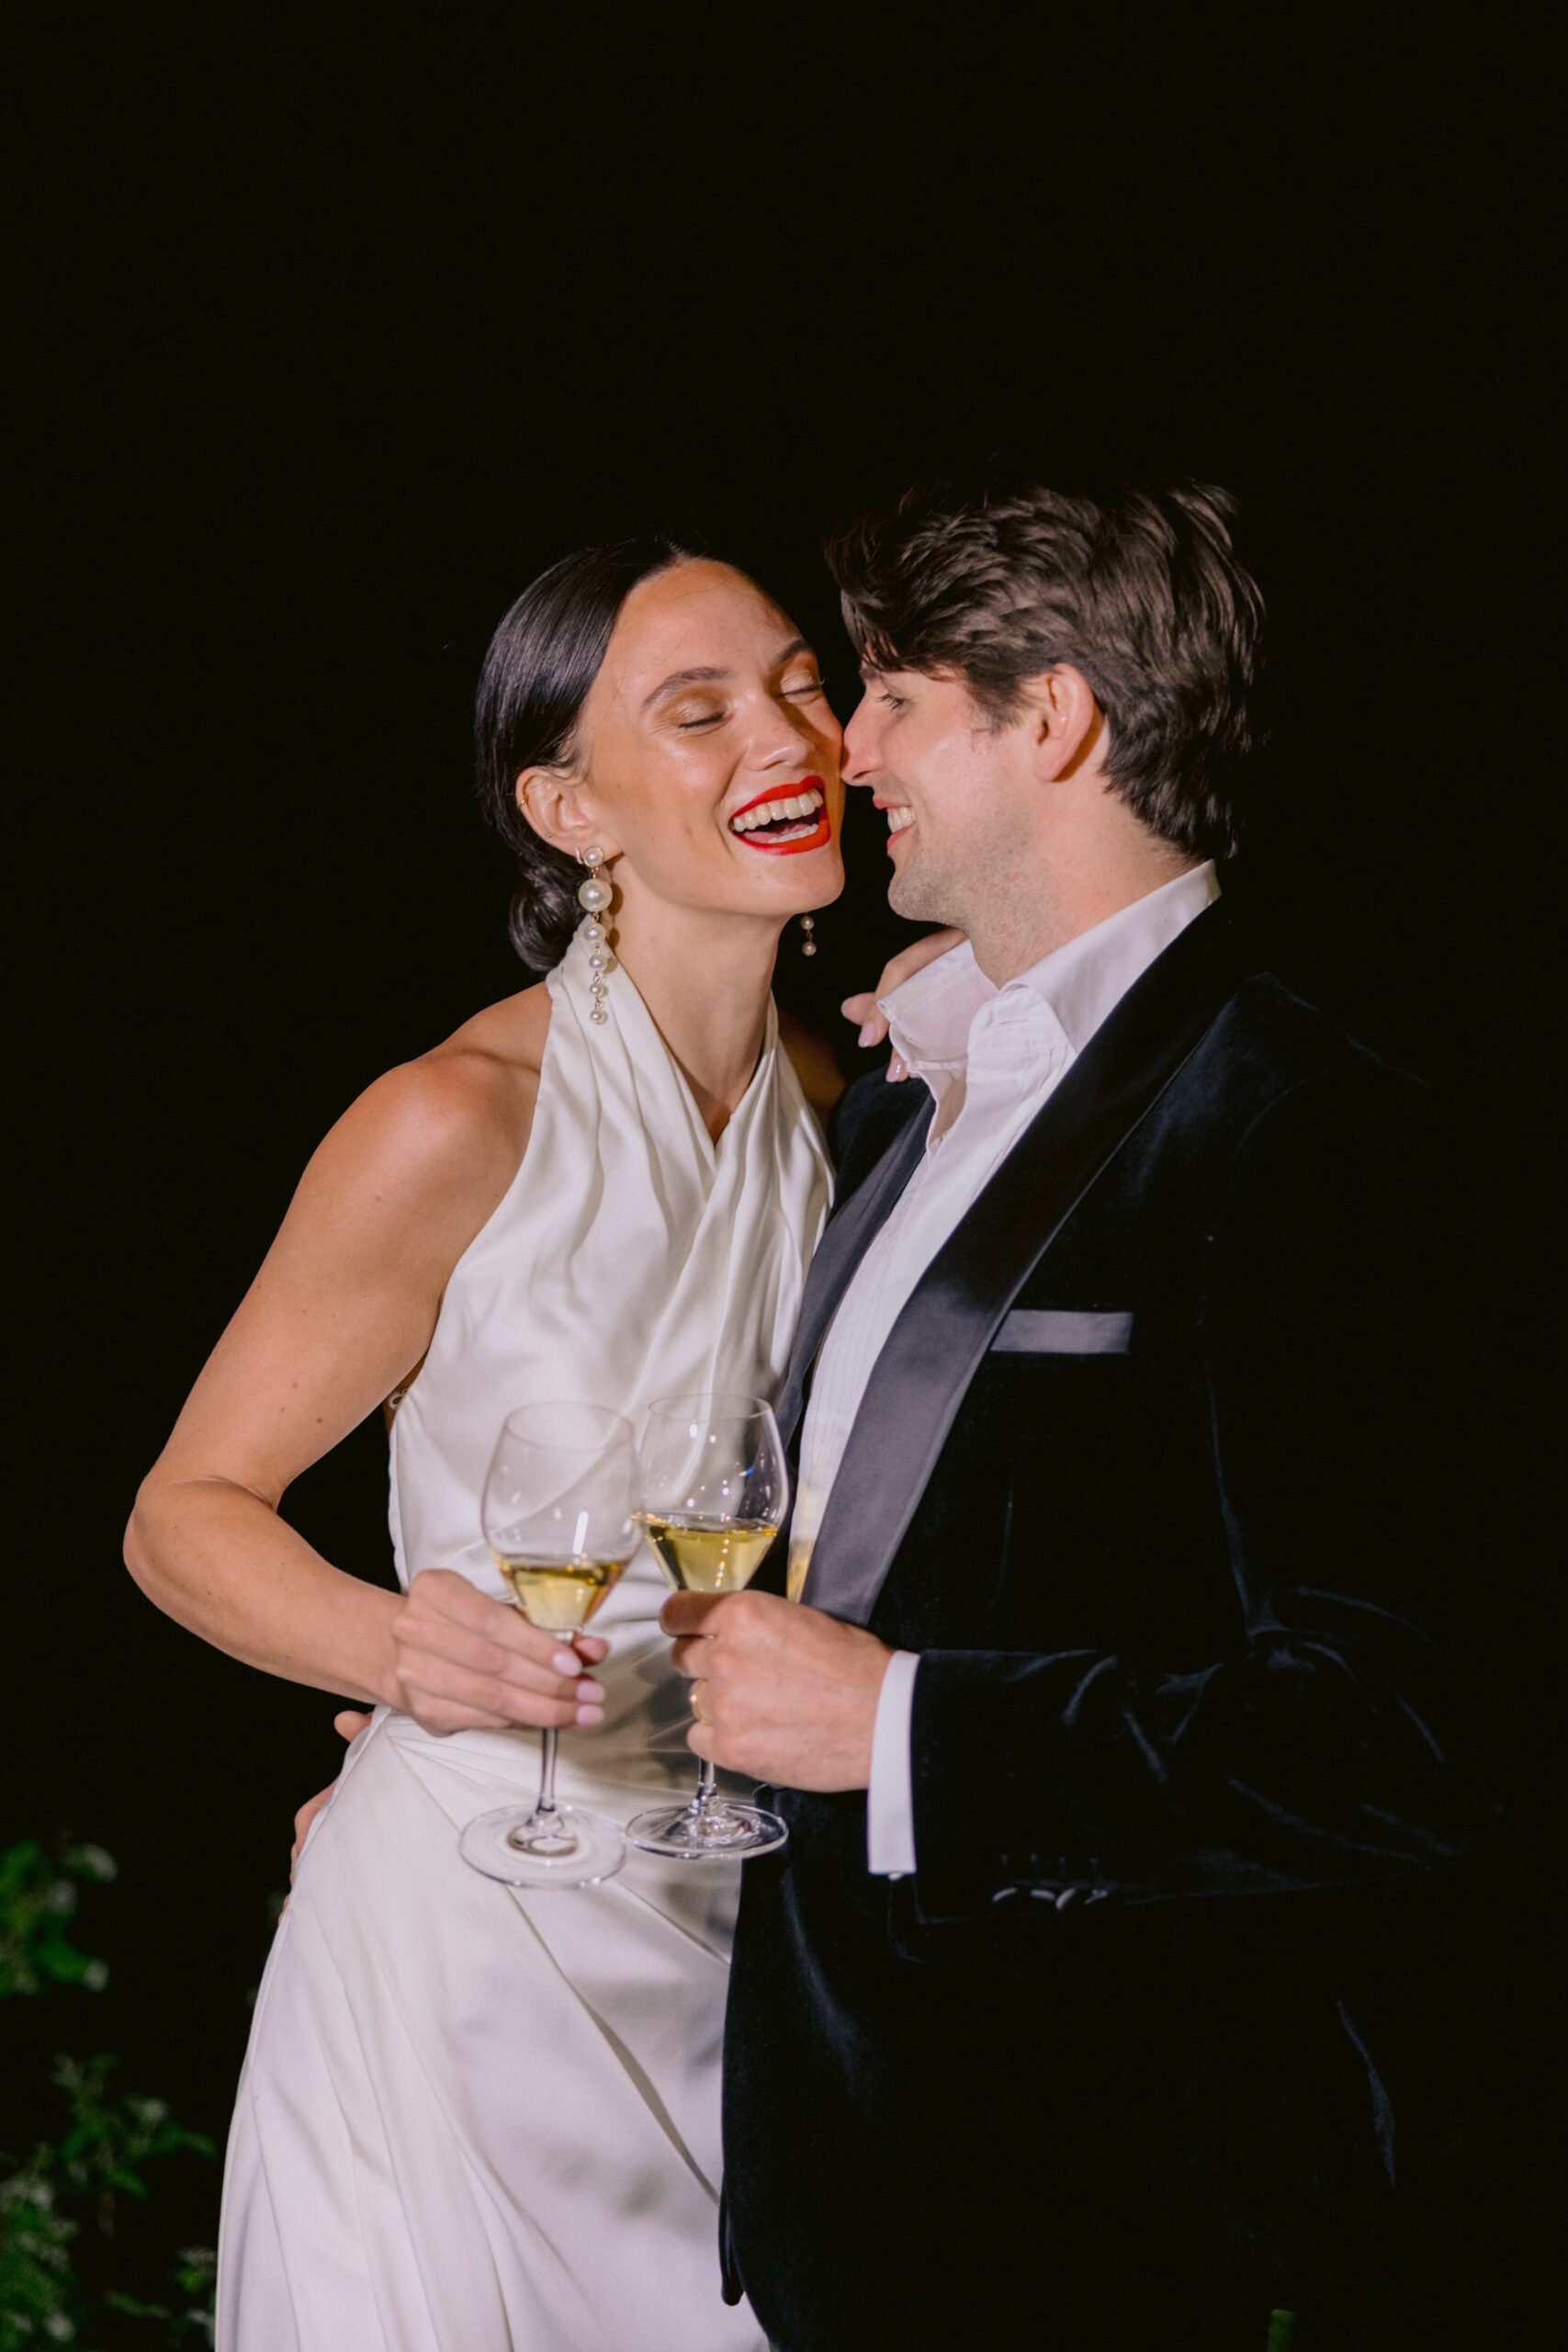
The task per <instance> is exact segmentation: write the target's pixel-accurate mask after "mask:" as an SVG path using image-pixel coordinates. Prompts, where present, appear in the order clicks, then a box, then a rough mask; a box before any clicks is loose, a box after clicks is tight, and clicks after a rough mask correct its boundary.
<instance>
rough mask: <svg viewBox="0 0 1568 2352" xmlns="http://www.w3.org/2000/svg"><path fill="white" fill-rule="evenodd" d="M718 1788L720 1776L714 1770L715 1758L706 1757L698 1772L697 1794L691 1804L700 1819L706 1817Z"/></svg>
mask: <svg viewBox="0 0 1568 2352" xmlns="http://www.w3.org/2000/svg"><path fill="white" fill-rule="evenodd" d="M717 1786H718V1775H717V1773H716V1771H715V1770H714V1763H713V1758H712V1757H711V1756H705V1757H704V1758H703V1759H702V1763H701V1765H700V1767H699V1769H698V1771H697V1793H696V1795H695V1796H694V1798H693V1799H692V1804H691V1810H692V1811H693V1812H694V1814H696V1815H698V1816H699V1818H700V1817H701V1816H702V1815H705V1813H706V1812H707V1809H708V1807H709V1805H710V1804H712V1803H713V1800H714V1793H715V1792H716V1789H717Z"/></svg>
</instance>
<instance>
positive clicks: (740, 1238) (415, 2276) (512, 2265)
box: [218, 943, 829, 2352]
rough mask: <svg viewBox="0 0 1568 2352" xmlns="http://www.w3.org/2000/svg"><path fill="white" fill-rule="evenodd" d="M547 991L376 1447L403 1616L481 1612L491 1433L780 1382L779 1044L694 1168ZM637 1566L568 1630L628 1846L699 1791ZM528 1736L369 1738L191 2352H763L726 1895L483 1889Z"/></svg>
mask: <svg viewBox="0 0 1568 2352" xmlns="http://www.w3.org/2000/svg"><path fill="white" fill-rule="evenodd" d="M590 979H591V975H590V973H589V970H588V966H587V954H586V949H585V948H584V947H583V946H582V945H581V943H580V944H577V945H574V946H573V947H572V948H571V949H570V951H569V953H568V955H567V956H566V959H565V961H564V962H563V964H562V965H561V966H560V967H559V968H558V970H557V971H556V972H555V973H553V974H552V975H551V977H550V981H549V989H550V997H551V1015H550V1027H549V1035H548V1042H547V1047H546V1053H545V1058H544V1068H543V1072H542V1076H541V1080H540V1085H539V1093H538V1102H537V1106H536V1112H535V1116H534V1125H533V1130H532V1134H531V1136H530V1138H529V1143H528V1148H527V1151H526V1154H525V1158H524V1160H523V1164H522V1166H521V1167H520V1168H519V1170H518V1171H517V1175H516V1177H515V1179H514V1181H513V1184H512V1187H511V1189H510V1191H509V1192H508V1193H507V1194H506V1197H505V1198H504V1200H502V1203H501V1205H500V1206H499V1207H498V1208H497V1210H496V1211H495V1213H494V1215H493V1216H491V1219H490V1221H489V1223H488V1224H487V1225H486V1226H485V1227H484V1228H483V1230H482V1231H481V1232H480V1233H479V1235H478V1236H477V1237H476V1238H475V1239H474V1241H473V1242H472V1243H471V1245H470V1246H469V1248H468V1250H467V1251H466V1252H465V1253H464V1256H463V1257H462V1259H461V1260H460V1261H459V1262H458V1264H457V1268H456V1269H455V1271H454V1272H453V1274H452V1278H451V1280H450V1282H449V1283H448V1284H447V1287H446V1295H445V1298H444V1300H443V1302H442V1307H441V1314H440V1318H439V1320H438V1322H437V1324H436V1328H435V1333H434V1339H433V1340H432V1342H431V1346H430V1351H429V1353H428V1355H427V1356H426V1358H425V1361H424V1363H423V1367H422V1369H421V1371H420V1373H419V1376H418V1378H417V1380H416V1381H415V1382H414V1384H413V1385H412V1388H411V1389H410V1390H409V1391H408V1393H407V1395H406V1396H405V1397H404V1398H403V1400H402V1402H401V1404H400V1406H399V1408H398V1411H397V1414H396V1417H395V1419H394V1421H393V1425H392V1436H391V1530H392V1543H393V1548H394V1552H395V1555H396V1559H397V1568H398V1575H399V1577H400V1579H401V1581H402V1582H403V1583H404V1584H405V1585H406V1584H407V1583H408V1581H409V1578H410V1577H411V1576H412V1575H413V1574H414V1573H415V1572H416V1571H417V1570H419V1569H420V1568H423V1567H434V1566H442V1567H448V1568H457V1569H458V1570H460V1571H461V1572H462V1574H463V1575H465V1576H467V1577H471V1578H472V1580H473V1582H474V1583H475V1584H476V1585H478V1586H479V1588H480V1589H482V1590H484V1591H486V1592H490V1593H494V1594H496V1595H497V1597H498V1598H504V1597H505V1595H504V1589H503V1588H502V1585H501V1582H500V1579H499V1577H497V1575H496V1573H495V1570H494V1568H493V1566H492V1565H491V1560H490V1556H489V1554H488V1552H487V1550H486V1547H485V1544H484V1541H483V1538H482V1536H481V1534H480V1532H479V1497H480V1491H481V1488H482V1486H483V1481H484V1475H485V1469H486V1465H487V1464H488V1462H489V1458H490V1454H491V1448H492V1446H493V1444H494V1442H495V1438H496V1435H497V1432H498V1430H499V1428H500V1425H501V1422H502V1419H504V1417H505V1415H506V1414H507V1413H508V1412H509V1411H510V1410H511V1409H512V1408H513V1407H514V1406H516V1405H519V1404H523V1403H525V1402H527V1401H528V1400H529V1399H530V1398H534V1397H582V1398H587V1399H590V1400H592V1401H593V1402H596V1403H603V1404H607V1405H613V1406H615V1408H617V1409H618V1410H619V1411H621V1412H623V1413H625V1414H626V1417H627V1418H628V1419H630V1420H631V1422H632V1424H633V1426H634V1428H635V1427H637V1426H638V1424H639V1422H640V1419H641V1415H642V1412H643V1409H644V1408H645V1407H646V1406H647V1405H648V1404H649V1401H650V1400H651V1399H652V1398H653V1397H658V1396H661V1395H666V1394H669V1393H671V1392H672V1391H675V1390H680V1389H706V1388H725V1389H738V1390H744V1391H748V1392H755V1393H760V1394H764V1395H766V1394H770V1393H772V1392H773V1391H774V1390H775V1389H776V1388H777V1386H778V1385H779V1383H780V1380H781V1377H782V1374H783V1372H784V1364H785V1360H786V1358H787V1356H788V1352H789V1346H790V1340H791V1337H792V1334H793V1331H794V1329H795V1317H796V1314H797V1311H798V1308H799V1305H800V1295H801V1290H802V1286H803V1283H804V1281H805V1275H806V1269H807V1263H808V1261H809V1260H810V1256H811V1252H812V1250H813V1248H814V1247H815V1245H816V1241H817V1238H818V1233H819V1231H820V1229H821V1226H822V1222H823V1218H824V1216H825V1215H826V1210H827V1204H828V1196H829V1177H828V1170H827V1163H826V1160H825V1159H824V1156H823V1152H822V1147H821V1142H820V1139H819V1137H818V1132H817V1128H816V1125H815V1122H814V1120H813V1119H812V1116H811V1114H810V1112H809V1111H808V1110H807V1107H806V1104H805V1103H804V1102H803V1100H802V1098H801V1094H800V1090H799V1087H798V1085H797V1083H796V1080H795V1074H794V1072H793V1070H792V1069H790V1066H789V1063H788V1061H787V1059H786V1057H785V1056H784V1053H783V1051H782V1049H781V1048H780V1046H779V1045H778V1040H777V1029H776V1023H775V1022H774V1019H773V1015H772V1013H771V1012H770V1015H769V1023H768V1034H767V1042H766V1045H765V1046H764V1050H763V1053H762V1057H761V1063H760V1064H759V1066H758V1069H757V1072H756V1075H755V1077H754V1078H753V1080H752V1081H751V1085H750V1091H749V1092H748V1093H747V1095H746V1097H745V1100H744V1101H743V1102H742V1103H741V1104H740V1106H739V1110H738V1111H737V1112H736V1114H735V1116H734V1117H733V1118H732V1119H731V1121H730V1123H729V1125H728V1127H727V1128H726V1130H725V1132H724V1134H723V1136H721V1137H720V1139H719V1141H718V1142H717V1143H716V1144H715V1143H714V1142H713V1141H712V1139H711V1138H710V1136H708V1133H707V1130H706V1128H705V1125H704V1124H703V1121H702V1119H701V1118H700V1117H699V1115H698V1114H697V1111H696V1108H695V1105H694V1102H693V1100H692V1096H691V1094H690V1091H689V1090H688V1088H687V1086H686V1084H685V1081H684V1080H683V1079H682V1075H681V1072H680V1070H679V1069H678V1068H677V1066H676V1064H675V1063H674V1061H673V1060H672V1058H671V1055H670V1053H669V1051H668V1048H667V1047H666V1046H665V1045H664V1042H663V1039H662V1038H661V1037H660V1034H659V1032H658V1030H657V1029H656V1027H655V1026H654V1023H653V1022H652V1020H651V1018H650V1017H649V1013H648V1011H647V1009H646V1007H645V1006H644V1004H643V1003H642V1001H641V999H640V998H639V997H638V996H637V991H636V989H635V988H634V987H633V986H632V983H631V981H630V979H629V978H628V977H627V976H626V973H625V972H624V971H620V972H617V973H616V974H615V977H614V979H613V981H612V985H611V991H610V1006H611V1017H610V1019H609V1021H608V1022H607V1023H605V1024H604V1026H603V1027H595V1026H592V1025H591V1024H590V1022H589V1018H588V1013H589V1009H590V997H589V993H588V990H589V983H590ZM666 1591H667V1588H666V1586H665V1584H664V1582H663V1580H662V1578H661V1577H660V1574H659V1571H658V1569H657V1567H656V1566H655V1565H654V1563H653V1561H652V1559H651V1557H650V1555H649V1553H648V1551H647V1549H646V1547H645V1548H644V1549H642V1550H641V1551H640V1552H639V1553H638V1555H637V1558H636V1559H635V1560H634V1561H633V1563H632V1565H631V1566H630V1568H628V1570H627V1571H626V1575H625V1577H623V1578H622V1581H621V1583H620V1585H619V1586H618V1587H617V1589H615V1592H614V1593H613V1594H612V1595H611V1597H610V1598H609V1600H607V1601H606V1603H605V1605H604V1609H603V1611H601V1613H600V1615H599V1616H598V1617H597V1618H596V1619H595V1621H594V1631H595V1632H596V1633H603V1634H607V1635H608V1637H609V1639H610V1642H611V1644H612V1648H611V1655H610V1658H609V1660H608V1663H607V1665H606V1666H605V1667H604V1668H603V1669H602V1673H601V1679H602V1681H603V1684H604V1691H605V1696H606V1708H605V1720H604V1724H603V1726H602V1728H600V1729H599V1730H598V1731H594V1732H588V1731H579V1732H571V1731H569V1732H567V1733H565V1734H564V1735H563V1736H562V1741H561V1767H560V1776H559V1785H560V1790H561V1793H562V1794H563V1795H564V1796H568V1797H571V1798H580V1799H581V1800H582V1801H583V1802H584V1803H587V1804H593V1805H596V1806H598V1807H599V1808H601V1809H602V1810H604V1811H605V1812H608V1813H611V1814H614V1815H616V1816H617V1817H619V1818H621V1819H623V1820H625V1819H626V1818H627V1817H628V1816H629V1815H631V1814H632V1813H634V1812H636V1811H637V1809H638V1808H639V1807H641V1806H643V1805H647V1804H650V1803H652V1802H654V1801H656V1800H657V1799H658V1798H659V1797H660V1796H662V1795H664V1794H666V1793H667V1792H681V1791H682V1790H684V1789H685V1788H687V1787H688V1786H689V1785H690V1783H691V1782H692V1780H693V1777H694V1771H695V1762H694V1758H692V1756H691V1754H690V1752H689V1751H688V1749H687V1747H686V1745H685V1735H686V1730H687V1727H688V1725H689V1723H690V1713H689V1710H688V1706H687V1701H686V1686H685V1684H684V1683H683V1682H682V1681H681V1680H680V1679H679V1678H678V1677H677V1676H676V1675H675V1674H674V1672H673V1671H672V1669H671V1666H670V1663H669V1644H668V1642H667V1640H666V1639H665V1637H664V1636H663V1635H662V1634H660V1632H659V1629H658V1623H657V1619H658V1614H659V1610H660V1603H661V1602H662V1600H664V1598H665V1596H666ZM537 1775H538V1737H537V1735H536V1733H533V1732H528V1731H518V1732H465V1733H459V1734H457V1736H453V1737H451V1738H446V1739H438V1738H434V1737H432V1736H430V1735H428V1734H427V1733H425V1732H423V1731H421V1730H420V1728H419V1727H418V1725H417V1724H414V1723H413V1722H412V1720H411V1719H410V1718H409V1717H407V1716H404V1715H400V1714H398V1713H394V1712H391V1711H389V1710H388V1709H386V1708H378V1710H377V1712H376V1715H375V1718H374V1720H373V1722H372V1723H371V1724H370V1726H369V1728H368V1729H367V1731H366V1732H365V1733H364V1734H363V1735H362V1736H361V1737H360V1738H359V1739H358V1740H356V1741H355V1745H354V1747H353V1748H352V1749H351V1750H350V1753H349V1758H348V1762H347V1765H346V1768H345V1770H344V1774H343V1777H342V1779H341V1781H339V1783H338V1786H337V1790H336V1792H335V1793H334V1795H333V1799H332V1801H331V1803H330V1804H329V1805H328V1806H327V1807H326V1808H325V1810H324V1811H323V1813H322V1814H321V1817H320V1818H319V1820H318V1821H317V1823H316V1825H315V1827H314V1829H313V1831H312V1834H311V1837H310V1842H309V1845H308V1848H307V1850H306V1852H305V1855H304V1857H303V1859H302V1861H301V1864H300V1868H299V1873H298V1876H297V1881H296V1884H295V1889H294V1894H293V1899H292V1901H291V1902H290V1904H289V1906H288V1912H287V1913H286V1915H285V1917H284V1918H283V1920H282V1922H281V1924H280V1926H279V1928H278V1931H277V1936H276V1941H275V1944H274V1947H273V1951H272V1955H271V1958H270V1960H269V1962H268V1964H267V1969H266V1973H265V1978H264V1980H263V1984H262V1987H261V1993H260V1996H259V1998H258V2000H257V2004H256V2012H255V2020H254V2028H253V2030H252V2035H251V2044H250V2052H249V2055H248V2057H247V2059H246V2063H245V2069H244V2073H243V2077H242V2080H241V2084H240V2092H239V2101H238V2106H237V2109H236V2113H235V2117H234V2124H233V2131H232V2134H231V2141H230V2147H229V2163H228V2172H227V2176H226V2180H225V2187H224V2205H223V2222H222V2233H221V2240H220V2269H219V2330H218V2343H219V2346H220V2352H512V2347H518V2348H519V2352H757V2347H758V2346H760V2345H761V2336H760V2335H759V2333H758V2330H757V2327H756V2324H755V2322H754V2321H753V2319H752V2318H751V2316H750V2312H748V2311H747V2310H746V2309H745V2308H744V2307H742V2308H741V2309H739V2310H730V2309H728V2308H727V2307H726V2306H725V2304H724V2303H723V2302H722V2301H720V2297H719V2283H718V2256H717V2248H716V2202H717V2195H718V2185H719V2133H718V2064H719V2052H720V2043H721V2036H722V2030H723V2023H724V2001H725V1986H726V1979H727V1975H728V1947H729V1937H730V1929H731V1924H732V1919H733V1914H734V1906H735V1902H736V1897H737V1893H738V1879H739V1865H734V1864H728V1865H725V1864H719V1865H713V1864H704V1865H701V1866H694V1867H689V1866H682V1865H679V1864H675V1863H670V1862H660V1861H657V1860H653V1859H652V1858H650V1857H647V1856H643V1855H638V1854H634V1855H633V1856H632V1857H631V1858H630V1860H628V1862H627V1864H626V1869H625V1871H623V1872H622V1874H621V1875H620V1876H619V1877H618V1878H616V1879H614V1880H612V1881H610V1882H609V1883H606V1884H604V1885H603V1886H598V1887H590V1888H585V1889H576V1890H568V1889H551V1890H549V1891H548V1892H547V1893H543V1894H537V1893H521V1892H514V1891H513V1890H512V1889H510V1888H508V1887H504V1886H501V1885H498V1884H496V1883H494V1882H492V1881H491V1880H488V1879H484V1878H480V1877H479V1876H478V1875H477V1874H476V1873H475V1872H474V1871H470V1870H469V1869H468V1868H467V1866H466V1865H465V1864H464V1863H463V1862H462V1861H461V1860H459V1858H458V1853H457V1838H458V1834H459V1832H460V1831H461V1829H462V1827H463V1826H464V1824H465V1823H466V1822H467V1821H468V1819H469V1818H470V1817H471V1816H472V1815H474V1814H476V1813H481V1812H484V1811H485V1810H487V1809H488V1808H490V1807H491V1806H494V1805H497V1804H503V1803H508V1802H511V1801H513V1799H518V1798H522V1799H528V1798H531V1797H532V1795H533V1793H534V1790H535V1787H536V1781H537Z"/></svg>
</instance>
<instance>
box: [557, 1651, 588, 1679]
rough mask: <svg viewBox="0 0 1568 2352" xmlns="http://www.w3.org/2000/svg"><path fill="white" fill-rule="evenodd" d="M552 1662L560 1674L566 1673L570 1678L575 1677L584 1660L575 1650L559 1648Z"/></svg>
mask: <svg viewBox="0 0 1568 2352" xmlns="http://www.w3.org/2000/svg"><path fill="white" fill-rule="evenodd" d="M550 1664H551V1665H552V1666H553V1667H554V1668H555V1670H556V1672H557V1673H558V1674H564V1675H566V1676H567V1677H568V1679H575V1678H576V1676H577V1674H578V1672H579V1670H580V1668H581V1665H582V1660H581V1658H580V1657H578V1655H577V1652H576V1651H575V1650H557V1652H556V1654H555V1656H554V1657H553V1658H551V1660H550Z"/></svg>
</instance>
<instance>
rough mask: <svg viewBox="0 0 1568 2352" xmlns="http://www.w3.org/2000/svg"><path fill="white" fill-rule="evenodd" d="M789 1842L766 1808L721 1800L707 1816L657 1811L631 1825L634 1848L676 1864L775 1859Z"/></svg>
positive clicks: (688, 1809)
mask: <svg viewBox="0 0 1568 2352" xmlns="http://www.w3.org/2000/svg"><path fill="white" fill-rule="evenodd" d="M788 1837H789V1831H788V1829H787V1827H786V1826H785V1825H784V1823H783V1822H782V1821H781V1820H780V1819H779V1817H778V1815H777V1814H776V1813H764V1812H763V1810H762V1808H761V1805H760V1804H733V1803H732V1802H731V1801H730V1799H729V1798H728V1797H715V1798H714V1800H713V1802H712V1804H708V1805H706V1806H705V1807H703V1808H702V1809H701V1810H699V1809H698V1807H697V1806H695V1805H694V1804H675V1805H668V1804H665V1805H656V1806H655V1807H654V1808H653V1810H652V1812H651V1813H638V1814H635V1815H633V1816H632V1818H631V1820H630V1821H628V1822H627V1824H626V1843H627V1844H628V1845H629V1846H636V1847H637V1849H638V1850H639V1851H640V1852H642V1853H644V1854H661V1855H662V1856H663V1857H664V1859H665V1860H666V1861H671V1862H730V1861H741V1862H744V1861H750V1859H751V1857H752V1855H753V1854H769V1853H772V1852H773V1849H774V1848H775V1847H776V1846H782V1845H784V1842H785V1840H786V1839H787V1838H788Z"/></svg>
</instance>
